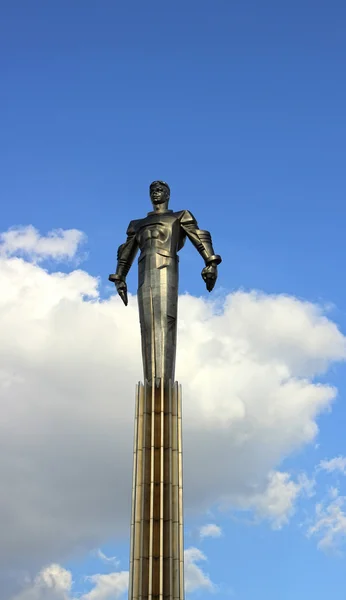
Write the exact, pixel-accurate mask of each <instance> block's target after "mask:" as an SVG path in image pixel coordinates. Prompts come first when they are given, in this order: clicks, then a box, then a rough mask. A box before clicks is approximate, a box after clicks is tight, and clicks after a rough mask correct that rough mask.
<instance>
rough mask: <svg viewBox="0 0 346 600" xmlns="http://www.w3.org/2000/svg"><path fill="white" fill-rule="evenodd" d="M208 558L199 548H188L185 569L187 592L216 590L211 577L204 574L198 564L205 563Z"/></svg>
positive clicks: (185, 556)
mask: <svg viewBox="0 0 346 600" xmlns="http://www.w3.org/2000/svg"><path fill="white" fill-rule="evenodd" d="M205 560H207V559H206V556H205V555H204V554H203V552H201V551H200V550H198V548H187V549H186V550H185V552H184V563H185V565H184V567H185V591H186V592H187V593H189V592H195V591H197V590H200V589H205V590H209V591H210V592H212V591H214V590H215V586H214V584H213V583H212V581H211V580H210V577H209V575H207V574H206V573H204V571H203V570H202V569H201V567H199V566H198V563H199V562H201V561H205Z"/></svg>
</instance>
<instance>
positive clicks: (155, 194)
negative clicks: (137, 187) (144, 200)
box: [150, 181, 169, 206]
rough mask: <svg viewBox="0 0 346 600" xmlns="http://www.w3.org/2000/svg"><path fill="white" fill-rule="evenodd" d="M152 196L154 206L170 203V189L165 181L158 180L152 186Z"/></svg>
mask: <svg viewBox="0 0 346 600" xmlns="http://www.w3.org/2000/svg"><path fill="white" fill-rule="evenodd" d="M150 198H151V201H152V203H153V205H154V206H157V205H158V204H164V203H168V201H169V190H168V189H167V187H166V186H165V185H164V184H163V183H161V182H160V181H156V182H155V183H154V184H152V185H151V186H150Z"/></svg>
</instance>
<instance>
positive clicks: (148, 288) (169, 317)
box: [138, 254, 178, 383]
mask: <svg viewBox="0 0 346 600" xmlns="http://www.w3.org/2000/svg"><path fill="white" fill-rule="evenodd" d="M141 263H145V264H141ZM177 301H178V261H177V260H176V259H173V258H167V257H164V256H161V255H159V254H153V255H149V256H148V255H147V256H146V257H145V258H144V259H143V261H141V262H140V263H139V288H138V306H139V317H140V323H141V334H142V355H143V369H144V378H145V379H146V380H147V381H149V382H152V381H155V382H156V383H159V380H160V379H164V380H165V381H166V382H168V381H169V380H171V381H174V368H175V354H176V336H177Z"/></svg>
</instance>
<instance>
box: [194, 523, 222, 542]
mask: <svg viewBox="0 0 346 600" xmlns="http://www.w3.org/2000/svg"><path fill="white" fill-rule="evenodd" d="M199 535H200V537H201V538H206V537H213V538H218V537H221V535H222V529H221V527H219V526H218V525H215V523H208V524H207V525H202V527H201V528H200V530H199Z"/></svg>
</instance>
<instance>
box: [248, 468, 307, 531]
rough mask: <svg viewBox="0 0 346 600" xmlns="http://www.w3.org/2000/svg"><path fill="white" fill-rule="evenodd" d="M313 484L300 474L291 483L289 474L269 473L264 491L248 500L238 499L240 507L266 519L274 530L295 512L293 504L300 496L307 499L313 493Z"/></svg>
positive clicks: (285, 522)
mask: <svg viewBox="0 0 346 600" xmlns="http://www.w3.org/2000/svg"><path fill="white" fill-rule="evenodd" d="M313 490H314V482H313V481H311V480H309V479H308V477H307V476H306V475H305V474H302V475H301V476H300V477H299V478H298V480H297V481H293V480H292V479H291V476H290V474H289V473H284V472H280V471H271V472H270V473H269V474H268V479H267V485H266V487H265V489H264V491H259V492H258V493H256V490H255V488H254V493H253V495H252V497H249V499H247V498H244V497H241V496H240V497H239V498H238V504H239V506H240V507H244V508H248V509H252V510H253V511H254V512H255V514H256V515H257V517H259V518H260V519H268V520H269V521H270V522H271V523H272V527H273V528H274V529H281V528H282V527H283V525H286V524H287V523H288V521H289V519H290V517H291V516H292V514H293V513H294V511H295V503H296V500H297V498H298V497H299V496H300V495H301V494H306V495H308V496H309V497H310V496H311V495H313V493H314V491H313Z"/></svg>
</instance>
